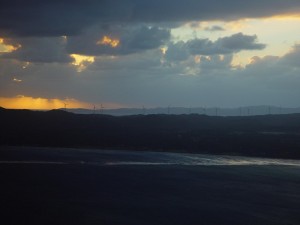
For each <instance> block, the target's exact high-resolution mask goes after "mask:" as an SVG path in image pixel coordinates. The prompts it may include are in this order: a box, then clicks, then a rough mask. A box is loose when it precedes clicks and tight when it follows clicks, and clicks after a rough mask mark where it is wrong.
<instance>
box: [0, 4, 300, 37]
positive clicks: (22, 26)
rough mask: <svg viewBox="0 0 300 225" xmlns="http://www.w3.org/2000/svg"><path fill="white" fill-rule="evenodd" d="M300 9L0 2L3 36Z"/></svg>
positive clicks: (55, 33) (296, 7) (71, 32)
mask: <svg viewBox="0 0 300 225" xmlns="http://www.w3.org/2000/svg"><path fill="white" fill-rule="evenodd" d="M299 9H300V1H298V0H284V1H283V0H272V1H270V0H252V1H240V0H226V1H220V0H210V1H208V0H185V1H182V0H151V1H146V0H119V1H109V0H84V1H83V0H72V1H71V0H60V1H58V0H48V1H40V0H27V1H24V0H11V1H5V2H1V7H0V31H1V32H0V33H1V34H2V36H3V35H6V36H7V35H19V36H20V35H21V36H26V35H27V36H59V35H68V36H69V35H75V34H78V33H80V32H81V31H82V30H84V29H85V28H87V27H89V26H90V25H92V24H96V23H113V22H115V23H119V22H178V21H191V20H212V19H213V20H215V19H221V20H234V19H239V18H245V17H247V18H253V17H266V16H271V15H277V14H283V13H297V12H299Z"/></svg>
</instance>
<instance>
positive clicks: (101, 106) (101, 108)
mask: <svg viewBox="0 0 300 225" xmlns="http://www.w3.org/2000/svg"><path fill="white" fill-rule="evenodd" d="M103 110H104V107H103V105H102V104H100V112H101V114H102V113H103Z"/></svg>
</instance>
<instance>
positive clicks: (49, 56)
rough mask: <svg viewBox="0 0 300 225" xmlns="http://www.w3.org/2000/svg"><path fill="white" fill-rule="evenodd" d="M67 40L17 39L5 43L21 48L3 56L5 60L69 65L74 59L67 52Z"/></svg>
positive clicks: (57, 38)
mask: <svg viewBox="0 0 300 225" xmlns="http://www.w3.org/2000/svg"><path fill="white" fill-rule="evenodd" d="M65 41H66V40H65V39H64V38H62V37H51V38H49V37H43V38H16V39H8V40H5V43H7V44H11V45H13V46H18V45H19V48H18V49H17V50H15V51H13V52H9V53H4V54H2V56H0V57H3V58H12V59H17V60H19V61H24V62H37V63H53V62H59V63H68V62H71V61H72V60H73V59H72V58H71V57H70V56H69V55H68V54H67V53H66V51H65Z"/></svg>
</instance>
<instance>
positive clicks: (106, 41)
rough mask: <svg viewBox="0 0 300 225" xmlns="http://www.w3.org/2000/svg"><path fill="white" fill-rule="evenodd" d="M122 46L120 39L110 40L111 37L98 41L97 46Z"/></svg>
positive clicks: (104, 37)
mask: <svg viewBox="0 0 300 225" xmlns="http://www.w3.org/2000/svg"><path fill="white" fill-rule="evenodd" d="M119 44H120V41H119V40H118V39H113V38H110V37H109V36H103V38H102V39H101V40H99V41H97V45H109V46H111V47H112V48H116V47H118V46H119Z"/></svg>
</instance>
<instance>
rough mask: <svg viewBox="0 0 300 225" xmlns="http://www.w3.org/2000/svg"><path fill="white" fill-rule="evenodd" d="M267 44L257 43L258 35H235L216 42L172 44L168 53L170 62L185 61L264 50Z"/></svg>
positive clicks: (205, 40)
mask: <svg viewBox="0 0 300 225" xmlns="http://www.w3.org/2000/svg"><path fill="white" fill-rule="evenodd" d="M265 47H266V45H265V44H261V43H257V36H256V35H244V34H243V33H237V34H233V35H232V36H229V37H223V38H219V39H217V40H216V41H211V40H209V39H207V38H205V39H198V38H195V39H192V40H188V41H187V42H183V41H180V42H177V43H175V44H170V45H169V47H168V50H167V52H166V59H167V60H169V61H183V60H186V59H188V58H189V56H190V55H204V56H212V55H227V54H229V55H231V54H234V53H237V52H240V51H244V50H262V49H264V48H265Z"/></svg>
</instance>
